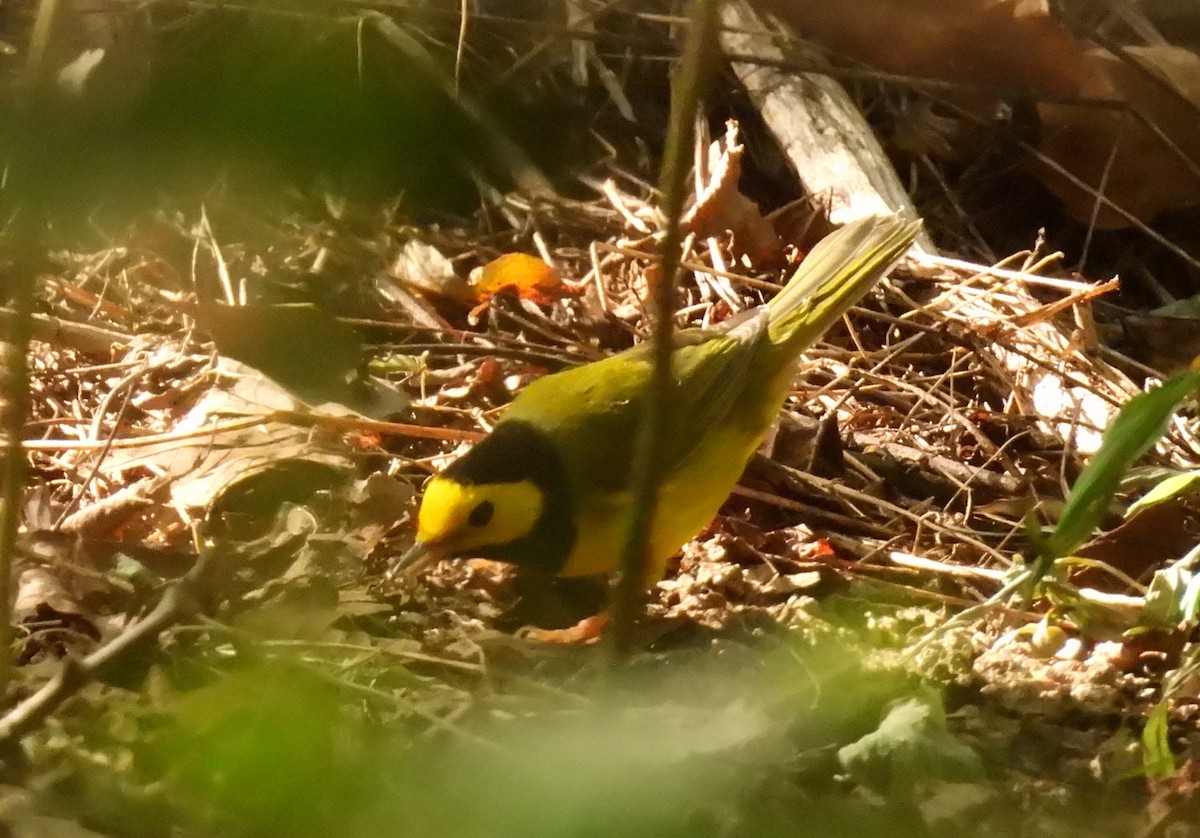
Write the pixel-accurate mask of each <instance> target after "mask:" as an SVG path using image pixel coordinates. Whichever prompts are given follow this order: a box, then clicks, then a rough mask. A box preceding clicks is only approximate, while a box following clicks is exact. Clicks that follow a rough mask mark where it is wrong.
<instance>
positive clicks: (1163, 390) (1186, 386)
mask: <svg viewBox="0 0 1200 838" xmlns="http://www.w3.org/2000/svg"><path fill="white" fill-rule="evenodd" d="M1197 389H1200V371H1198V370H1190V369H1189V370H1184V371H1183V372H1180V373H1177V374H1175V375H1173V376H1171V377H1170V378H1168V379H1167V380H1166V381H1164V382H1163V383H1162V384H1161V385H1160V386H1158V387H1155V388H1154V389H1153V390H1149V391H1147V392H1145V393H1140V394H1139V395H1137V396H1134V397H1133V398H1132V399H1130V400H1129V402H1128V403H1127V404H1126V405H1125V406H1124V407H1122V408H1121V410H1120V411H1119V412H1118V413H1117V415H1116V418H1114V419H1113V421H1112V423H1111V424H1110V425H1109V426H1108V430H1107V431H1106V432H1105V434H1104V442H1103V443H1101V445H1100V450H1099V451H1097V452H1096V454H1095V456H1093V457H1092V461H1091V462H1090V463H1088V465H1087V467H1086V468H1085V469H1084V470H1083V473H1082V474H1080V475H1079V479H1078V480H1076V481H1075V485H1074V486H1073V487H1072V489H1071V496H1070V497H1069V498H1067V505H1066V507H1064V509H1063V513H1062V517H1061V518H1060V519H1059V521H1058V526H1057V527H1056V528H1055V530H1054V532H1053V534H1051V536H1050V538H1049V540H1048V542H1047V544H1046V545H1045V548H1044V552H1043V553H1042V557H1043V558H1044V559H1056V558H1059V557H1061V556H1066V555H1069V554H1071V553H1073V552H1074V551H1075V550H1076V549H1077V548H1078V547H1079V546H1080V545H1081V544H1083V543H1084V542H1085V541H1087V540H1088V539H1089V538H1091V537H1092V535H1093V534H1094V533H1095V532H1096V530H1097V528H1099V526H1100V524H1101V522H1102V521H1103V520H1104V516H1105V515H1106V514H1107V513H1108V507H1109V504H1110V503H1111V501H1112V497H1113V494H1114V493H1115V492H1116V491H1117V488H1118V486H1119V485H1120V482H1121V478H1122V477H1123V476H1124V474H1125V472H1126V471H1128V469H1129V467H1130V466H1132V465H1133V463H1134V462H1136V461H1137V459H1138V458H1139V457H1141V456H1142V455H1143V454H1145V453H1146V452H1147V451H1149V450H1150V449H1151V448H1153V447H1154V444H1155V443H1156V442H1158V440H1159V438H1160V437H1161V436H1162V435H1163V433H1164V432H1165V431H1166V427H1167V421H1168V420H1169V419H1170V418H1171V414H1172V413H1174V412H1175V409H1176V407H1178V405H1179V403H1180V402H1181V401H1183V400H1184V399H1185V398H1187V397H1188V396H1190V395H1191V394H1192V393H1193V392H1195V391H1196V390H1197ZM1043 572H1044V569H1043Z"/></svg>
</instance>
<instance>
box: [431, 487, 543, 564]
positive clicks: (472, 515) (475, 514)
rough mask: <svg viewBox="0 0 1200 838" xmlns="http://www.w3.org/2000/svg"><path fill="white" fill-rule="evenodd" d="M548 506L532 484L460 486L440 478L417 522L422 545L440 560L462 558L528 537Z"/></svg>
mask: <svg viewBox="0 0 1200 838" xmlns="http://www.w3.org/2000/svg"><path fill="white" fill-rule="evenodd" d="M545 505H546V499H545V497H544V495H543V493H542V490H541V489H540V488H538V486H537V485H536V484H535V483H534V482H533V481H532V480H520V481H515V482H511V483H460V482H459V481H457V480H455V479H454V478H452V477H447V476H445V475H441V476H438V477H434V478H433V479H431V480H430V481H429V483H427V484H426V486H425V496H424V497H423V498H422V499H421V511H420V513H419V514H418V517H417V544H418V545H419V546H420V547H421V548H423V549H424V551H425V552H428V553H430V554H434V555H437V556H461V555H464V554H470V553H471V552H472V551H478V552H479V553H480V554H481V555H487V553H488V552H489V551H488V549H487V548H489V547H497V546H500V545H504V544H508V543H510V542H513V541H516V540H517V539H520V538H524V537H526V536H527V535H529V534H530V533H531V532H532V531H533V528H534V527H535V526H536V525H537V522H538V519H539V518H540V517H541V515H542V510H543V509H544V507H545Z"/></svg>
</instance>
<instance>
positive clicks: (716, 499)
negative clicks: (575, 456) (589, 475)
mask: <svg viewBox="0 0 1200 838" xmlns="http://www.w3.org/2000/svg"><path fill="white" fill-rule="evenodd" d="M760 438H761V431H756V432H751V433H748V432H746V431H742V430H737V429H727V430H726V429H722V430H721V431H718V432H715V433H713V434H711V435H710V438H709V439H707V440H706V441H705V442H704V444H703V445H701V446H700V447H699V448H698V449H697V450H695V451H693V452H692V453H691V454H690V455H689V456H688V457H687V459H686V460H685V462H684V463H683V465H682V467H681V468H679V469H677V470H676V471H675V472H674V473H673V474H671V475H670V476H669V477H668V479H667V480H666V481H665V483H664V484H663V486H662V488H661V489H660V490H659V498H658V508H657V510H656V513H655V516H654V529H653V532H652V534H651V537H650V567H649V568H648V573H647V579H646V582H647V584H653V583H654V582H657V581H658V580H659V579H661V578H662V576H663V574H664V573H665V572H666V566H667V562H668V561H669V560H670V558H671V556H673V555H675V552H676V551H677V550H678V549H679V548H680V547H681V546H682V545H683V544H684V543H685V542H687V541H689V540H691V539H692V538H694V537H695V536H696V535H697V534H698V533H699V532H700V531H701V530H702V529H704V527H705V525H706V524H708V522H709V521H711V520H712V519H713V517H714V516H715V515H716V514H717V510H719V509H720V508H721V504H722V503H724V502H725V499H726V498H727V497H729V492H730V491H731V490H732V489H733V487H734V484H736V483H737V480H738V478H739V477H740V476H741V474H742V469H744V468H745V465H746V461H747V460H748V459H749V458H750V455H751V454H753V453H754V450H755V448H757V447H758V443H759V440H760ZM631 511H632V500H631V495H630V493H629V492H627V491H622V492H615V493H611V494H604V495H594V494H593V495H587V496H585V497H582V498H580V503H579V508H578V512H577V513H576V527H577V536H576V541H575V546H574V548H573V549H572V550H571V553H570V555H569V557H568V558H567V562H566V564H565V565H564V566H563V567H562V569H561V570H560V571H559V575H560V576H590V575H596V574H601V573H611V572H613V571H614V570H616V569H617V565H618V563H619V562H620V560H621V552H622V550H623V549H624V546H625V539H626V538H627V537H628V534H629V520H630V512H631Z"/></svg>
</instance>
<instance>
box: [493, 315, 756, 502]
mask: <svg viewBox="0 0 1200 838" xmlns="http://www.w3.org/2000/svg"><path fill="white" fill-rule="evenodd" d="M767 325H768V313H767V311H766V310H765V309H761V310H756V311H755V312H753V313H752V314H750V315H749V316H746V317H744V318H739V319H738V320H737V321H734V322H731V323H730V324H729V325H728V326H727V327H725V328H722V329H720V330H699V329H688V330H685V331H682V332H680V333H679V334H678V335H676V342H675V343H676V349H675V353H674V355H673V356H672V364H671V366H672V371H673V373H674V378H675V381H676V388H675V390H674V392H673V393H672V394H671V396H670V399H669V410H670V422H671V430H670V434H669V440H668V445H669V447H668V449H667V450H666V452H665V457H666V462H665V465H666V468H667V471H668V473H670V471H673V470H674V469H675V468H676V467H677V466H678V465H679V464H680V463H682V462H683V461H684V460H685V459H686V458H687V456H688V455H689V454H690V453H691V452H692V451H694V450H695V449H696V448H697V447H698V446H699V445H700V444H701V443H702V442H703V441H704V440H705V438H706V436H707V434H709V433H710V432H712V431H713V430H714V429H716V428H719V427H721V426H722V425H724V424H725V423H726V422H727V421H728V419H729V417H730V414H731V411H733V410H734V409H735V408H736V406H737V404H738V399H739V396H741V394H742V392H743V389H744V384H745V381H746V379H747V374H748V373H749V372H750V371H751V368H752V365H753V363H754V360H755V357H756V355H757V354H758V349H759V347H760V346H761V345H762V344H763V343H764V342H765V340H766V335H767ZM650 375H651V353H650V347H649V346H648V345H645V344H643V345H641V346H637V347H634V348H633V349H631V350H627V351H625V352H622V353H620V354H619V355H614V356H613V357H611V358H606V359H604V360H602V361H596V362H594V363H591V364H587V365H586V366H582V367H578V368H576V369H572V370H567V371H564V372H561V373H558V374H557V375H553V376H547V377H546V378H543V379H539V380H538V381H535V382H534V383H533V384H531V385H529V387H527V388H526V389H525V391H524V392H523V393H522V394H521V395H520V396H519V397H518V398H517V399H515V400H514V401H513V403H512V404H511V405H510V406H509V408H508V410H507V411H506V412H505V414H504V420H505V421H509V420H520V421H525V422H529V423H530V424H532V425H534V426H535V427H537V428H538V429H540V430H541V431H543V432H544V433H546V434H547V435H548V436H549V437H550V438H551V440H552V441H553V442H554V444H555V446H556V448H557V449H558V450H559V451H560V452H561V454H562V456H563V458H564V462H565V464H566V466H567V469H568V471H569V472H570V473H571V474H572V476H573V477H574V478H575V479H576V481H578V482H579V483H580V484H582V485H586V486H588V487H592V488H594V489H595V490H597V491H600V492H616V491H621V490H624V489H627V488H629V481H630V474H631V471H632V463H633V456H634V445H635V442H634V440H635V439H636V437H637V434H638V425H639V423H640V421H641V419H642V408H643V405H644V403H645V396H646V388H647V385H648V383H649V381H650Z"/></svg>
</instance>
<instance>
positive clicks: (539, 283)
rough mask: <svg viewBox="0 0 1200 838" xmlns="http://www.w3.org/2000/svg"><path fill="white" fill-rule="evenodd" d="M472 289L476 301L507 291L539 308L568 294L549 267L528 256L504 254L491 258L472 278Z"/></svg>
mask: <svg viewBox="0 0 1200 838" xmlns="http://www.w3.org/2000/svg"><path fill="white" fill-rule="evenodd" d="M471 287H472V289H473V291H474V294H475V299H476V300H478V301H479V302H486V301H487V300H489V299H491V298H492V297H494V296H496V295H497V294H499V293H500V292H501V291H504V290H506V289H512V290H513V291H515V292H516V293H517V296H519V297H521V298H522V299H525V300H532V301H533V302H535V303H537V304H538V305H549V304H550V303H552V302H554V301H555V300H557V299H561V298H562V297H563V296H566V295H567V294H570V293H571V291H570V290H569V289H567V286H565V285H563V281H562V277H560V276H559V275H558V271H557V270H555V269H554V267H553V266H552V265H548V264H546V263H545V262H543V261H542V260H541V259H539V258H537V257H536V256H530V255H529V254H528V253H505V254H504V255H503V256H501V257H499V258H497V259H493V260H492V261H490V262H488V263H487V264H486V265H484V266H483V268H481V269H480V270H479V271H478V275H477V276H474V277H472V283H471Z"/></svg>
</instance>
